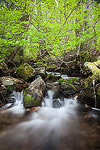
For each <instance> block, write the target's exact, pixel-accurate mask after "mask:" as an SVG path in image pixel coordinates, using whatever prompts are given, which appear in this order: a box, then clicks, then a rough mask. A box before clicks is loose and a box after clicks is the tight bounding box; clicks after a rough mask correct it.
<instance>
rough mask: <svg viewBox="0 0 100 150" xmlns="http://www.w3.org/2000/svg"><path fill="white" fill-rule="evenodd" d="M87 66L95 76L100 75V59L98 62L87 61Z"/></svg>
mask: <svg viewBox="0 0 100 150" xmlns="http://www.w3.org/2000/svg"><path fill="white" fill-rule="evenodd" d="M84 65H85V67H88V68H89V69H90V70H91V72H92V73H93V75H94V76H96V77H98V76H100V69H99V68H98V67H97V66H99V65H100V60H98V61H96V62H92V63H91V62H86V63H85V64H84Z"/></svg>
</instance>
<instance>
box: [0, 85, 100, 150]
mask: <svg viewBox="0 0 100 150" xmlns="http://www.w3.org/2000/svg"><path fill="white" fill-rule="evenodd" d="M52 84H53V86H52V87H53V88H52V89H49V90H47V92H46V94H45V97H44V98H43V102H42V106H41V107H37V108H31V109H26V110H25V109H24V107H23V91H22V92H16V91H13V93H12V94H11V96H10V98H12V99H13V98H14V99H15V103H14V105H12V104H10V103H9V104H7V105H6V106H4V107H3V108H2V109H1V110H0V119H1V125H0V126H1V130H0V147H1V148H0V149H1V150H81V149H83V150H89V149H92V150H95V149H100V112H99V111H96V110H92V109H89V108H84V107H83V106H82V105H80V104H78V102H77V100H74V99H73V98H65V97H64V96H62V95H61V94H60V91H59V89H58V88H57V86H58V85H57V83H56V84H55V83H52Z"/></svg>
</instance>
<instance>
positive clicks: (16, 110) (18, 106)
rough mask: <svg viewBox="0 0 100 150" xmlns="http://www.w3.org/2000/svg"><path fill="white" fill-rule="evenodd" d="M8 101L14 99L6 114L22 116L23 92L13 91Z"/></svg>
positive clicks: (23, 110)
mask: <svg viewBox="0 0 100 150" xmlns="http://www.w3.org/2000/svg"><path fill="white" fill-rule="evenodd" d="M10 99H15V103H14V105H13V107H11V108H9V109H7V110H6V112H12V113H13V114H24V112H25V109H24V107H23V91H22V92H16V91H13V93H12V94H11V95H10Z"/></svg>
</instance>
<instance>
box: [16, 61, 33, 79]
mask: <svg viewBox="0 0 100 150" xmlns="http://www.w3.org/2000/svg"><path fill="white" fill-rule="evenodd" d="M16 72H17V75H18V77H21V78H23V79H24V80H25V81H27V80H29V79H30V78H32V77H34V76H35V70H34V69H33V68H32V67H31V66H30V65H29V64H28V63H24V64H21V65H20V66H19V67H18V68H17V70H16Z"/></svg>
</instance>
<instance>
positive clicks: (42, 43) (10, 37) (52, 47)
mask: <svg viewBox="0 0 100 150" xmlns="http://www.w3.org/2000/svg"><path fill="white" fill-rule="evenodd" d="M0 8H1V9H0V48H1V51H0V54H1V57H0V61H3V60H4V59H5V58H6V57H7V56H8V55H9V54H10V53H11V51H13V50H15V49H16V46H17V45H19V46H21V48H22V49H23V50H24V56H26V57H27V56H30V57H35V56H37V54H40V55H41V54H42V53H43V51H44V50H47V51H48V52H50V53H51V54H52V55H53V54H55V55H59V56H60V57H61V56H62V55H64V54H65V53H66V52H68V51H69V52H70V51H73V52H75V53H76V52H78V51H80V50H79V49H80V48H81V51H82V50H84V51H88V52H89V53H90V52H91V51H92V50H95V51H96V50H99V49H100V44H99V43H100V36H99V35H100V7H99V5H98V4H97V3H93V2H92V0H89V1H85V0H83V1H79V0H77V1H76V0H73V1H71V0H67V1H65V0H59V1H50V0H46V1H45V0H42V1H40V0H36V1H32V0H17V1H16V0H11V1H8V0H5V1H1V2H0Z"/></svg>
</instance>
